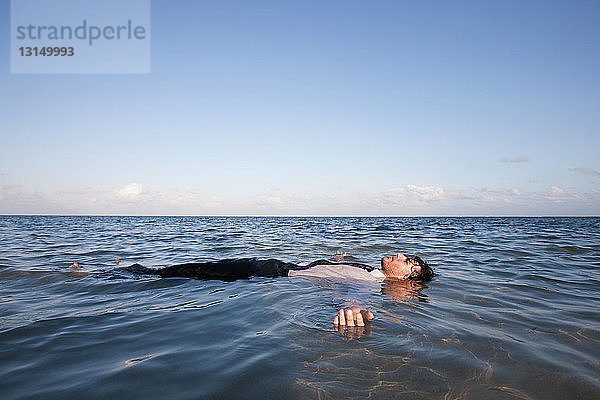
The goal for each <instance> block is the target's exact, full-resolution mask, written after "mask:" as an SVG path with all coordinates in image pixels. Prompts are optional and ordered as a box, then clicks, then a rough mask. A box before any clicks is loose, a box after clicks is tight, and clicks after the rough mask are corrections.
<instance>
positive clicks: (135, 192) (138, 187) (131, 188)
mask: <svg viewBox="0 0 600 400" xmlns="http://www.w3.org/2000/svg"><path fill="white" fill-rule="evenodd" d="M142 194H144V186H143V185H142V184H141V183H136V182H134V183H130V184H129V185H127V186H124V187H122V188H120V189H117V190H115V195H116V197H117V198H118V199H120V200H124V201H127V202H136V201H138V200H140V198H141V197H142Z"/></svg>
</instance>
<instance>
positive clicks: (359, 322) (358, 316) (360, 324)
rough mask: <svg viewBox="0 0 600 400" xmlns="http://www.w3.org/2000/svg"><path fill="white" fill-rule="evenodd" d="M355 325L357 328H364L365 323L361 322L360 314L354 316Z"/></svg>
mask: <svg viewBox="0 0 600 400" xmlns="http://www.w3.org/2000/svg"><path fill="white" fill-rule="evenodd" d="M356 325H357V326H365V323H364V321H363V317H362V314H361V313H358V314H356Z"/></svg>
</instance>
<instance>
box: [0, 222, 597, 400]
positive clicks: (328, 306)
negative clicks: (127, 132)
mask: <svg viewBox="0 0 600 400" xmlns="http://www.w3.org/2000/svg"><path fill="white" fill-rule="evenodd" d="M337 250H342V251H345V252H346V253H347V256H346V258H347V259H349V260H351V261H359V262H364V263H368V264H371V265H373V266H377V265H378V263H379V259H380V258H381V257H382V256H384V255H391V254H395V253H396V252H403V253H404V254H411V255H412V254H417V255H419V256H421V257H422V258H423V259H424V260H426V261H427V262H428V263H429V264H430V265H431V266H432V267H433V269H434V270H435V273H436V276H435V278H434V279H433V280H432V281H431V282H428V283H427V284H426V285H424V286H421V285H417V284H414V283H410V282H407V283H398V282H392V283H390V282H386V283H384V284H376V285H373V284H364V283H359V282H335V281H326V280H315V279H308V278H299V277H296V278H294V277H289V278H288V277H285V278H276V279H271V278H252V279H249V280H240V281H235V282H221V281H198V280H193V279H185V278H169V279H161V278H158V277H156V276H142V275H134V274H130V273H128V272H126V271H123V269H122V268H120V267H123V266H127V265H130V264H132V263H136V262H137V263H141V264H143V265H144V266H147V267H156V268H158V267H161V266H167V265H172V264H176V263H183V262H192V261H209V260H218V259H223V258H237V257H258V258H277V259H280V260H283V261H289V262H301V261H313V260H316V259H322V258H326V259H329V258H331V256H332V255H333V254H334V253H335V252H336V251H337ZM117 257H119V258H120V260H121V261H120V264H119V265H117V264H116V263H115V259H116V258H117ZM73 262H77V263H78V264H79V265H80V266H81V268H79V269H70V268H69V265H71V264H72V263H73ZM118 268H120V269H118ZM348 305H359V306H361V307H364V308H366V309H368V310H370V311H372V312H373V313H374V315H375V319H374V320H373V321H372V322H371V323H370V324H368V325H367V326H366V327H365V328H350V329H344V328H343V327H337V328H336V327H335V326H334V325H333V323H332V321H333V317H334V315H335V313H336V312H337V310H338V309H339V308H340V307H344V306H348ZM0 397H1V398H2V399H69V398H77V399H84V398H85V399H107V398H111V399H115V398H143V399H167V398H168V399H201V398H227V399H230V398H231V399H254V398H256V399H265V398H271V399H278V398H284V397H285V398H289V399H305V398H306V399H312V398H366V397H369V398H373V399H390V398H399V399H459V398H460V399H598V398H600V218H301V217H298V218H291V217H290V218H275V217H256V218H254V217H58V216H1V217H0Z"/></svg>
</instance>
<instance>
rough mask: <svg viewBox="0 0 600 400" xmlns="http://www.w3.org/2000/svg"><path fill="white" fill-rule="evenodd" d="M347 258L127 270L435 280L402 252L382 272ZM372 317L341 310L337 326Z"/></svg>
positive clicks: (168, 274) (384, 262) (166, 274)
mask: <svg viewBox="0 0 600 400" xmlns="http://www.w3.org/2000/svg"><path fill="white" fill-rule="evenodd" d="M343 256H344V254H342V253H339V252H338V253H336V255H334V262H331V261H327V260H318V261H314V262H312V263H310V264H294V263H287V262H283V261H279V260H275V259H268V260H259V259H256V258H241V259H227V260H220V261H209V262H200V263H186V264H177V265H173V266H170V267H165V268H160V269H150V268H146V267H143V266H141V265H140V264H133V265H132V266H130V267H128V268H127V270H129V271H130V272H134V273H142V274H152V275H159V276H160V277H162V278H172V277H186V278H194V279H203V280H209V279H218V280H223V281H233V280H236V279H247V278H251V277H253V276H261V277H270V278H275V277H281V276H304V277H313V278H323V279H337V280H349V281H363V282H383V281H384V280H390V281H408V280H410V281H419V282H426V281H429V280H431V278H432V277H433V270H432V269H431V267H430V266H429V265H428V264H427V263H426V262H425V261H423V260H422V259H421V258H420V257H418V256H412V257H407V256H405V255H403V254H401V253H398V254H396V255H394V256H391V257H383V258H382V259H381V269H376V268H373V267H372V266H370V265H366V264H360V263H354V262H346V261H344V257H343ZM372 318H373V314H372V313H371V312H368V311H366V310H363V309H361V308H359V307H354V308H349V309H347V310H343V309H341V310H339V312H338V314H337V315H336V316H335V318H334V324H335V325H338V324H339V325H347V326H355V325H357V326H364V321H365V319H366V320H369V319H372Z"/></svg>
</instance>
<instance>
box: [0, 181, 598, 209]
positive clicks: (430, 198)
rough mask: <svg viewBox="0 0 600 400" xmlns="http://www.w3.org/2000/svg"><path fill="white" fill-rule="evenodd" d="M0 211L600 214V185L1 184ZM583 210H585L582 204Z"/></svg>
mask: <svg viewBox="0 0 600 400" xmlns="http://www.w3.org/2000/svg"><path fill="white" fill-rule="evenodd" d="M0 195H1V197H2V198H1V199H0V214H2V213H9V214H10V213H13V214H15V213H16V214H19V213H22V214H31V213H40V214H114V215H164V214H167V215H506V214H512V215H539V214H547V215H552V214H554V215H556V214H562V215H565V214H577V213H584V214H588V215H591V214H598V213H599V212H600V191H595V192H594V191H588V192H585V193H584V192H581V193H578V192H573V193H570V192H569V191H567V190H565V189H563V188H562V187H560V186H558V185H553V186H549V187H547V188H546V189H545V190H541V191H531V192H528V191H522V190H519V189H517V188H513V187H507V188H503V187H492V186H490V187H485V188H482V189H474V190H456V189H452V188H444V187H441V186H419V185H405V186H400V187H395V188H391V189H387V190H381V191H373V192H365V191H350V190H343V189H335V190H332V191H330V192H328V193H311V192H302V193H297V192H292V191H288V190H283V189H281V190H274V189H270V190H265V191H263V192H255V193H236V194H231V195H226V194H223V193H215V192H212V193H211V192H204V191H198V190H190V189H181V188H152V187H146V186H145V185H143V184H141V183H136V182H134V183H130V184H128V185H126V186H123V187H120V188H113V189H109V190H104V189H103V190H100V188H89V187H88V188H80V189H74V190H72V191H57V192H38V191H32V190H28V189H27V188H19V187H14V186H13V188H12V189H10V190H7V187H6V185H2V188H1V189H0ZM580 210H583V211H580Z"/></svg>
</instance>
